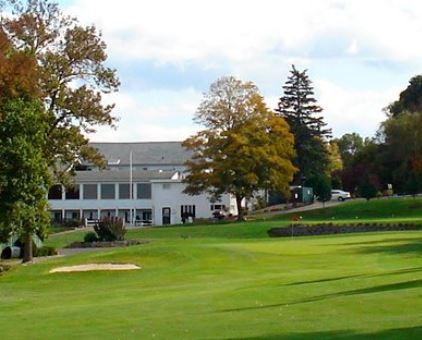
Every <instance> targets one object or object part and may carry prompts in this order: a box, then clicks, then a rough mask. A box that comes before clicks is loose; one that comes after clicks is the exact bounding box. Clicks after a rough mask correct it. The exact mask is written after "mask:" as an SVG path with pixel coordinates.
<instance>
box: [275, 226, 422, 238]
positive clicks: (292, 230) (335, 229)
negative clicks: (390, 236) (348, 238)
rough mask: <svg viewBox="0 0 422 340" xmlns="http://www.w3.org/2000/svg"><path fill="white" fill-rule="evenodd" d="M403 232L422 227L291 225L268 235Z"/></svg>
mask: <svg viewBox="0 0 422 340" xmlns="http://www.w3.org/2000/svg"><path fill="white" fill-rule="evenodd" d="M401 230H422V226H420V225H416V224H412V223H391V224H382V223H356V224H333V223H319V224H291V225H290V226H288V227H279V228H272V229H270V230H268V235H269V236H270V237H288V236H310V235H327V234H345V233H364V232H372V231H401Z"/></svg>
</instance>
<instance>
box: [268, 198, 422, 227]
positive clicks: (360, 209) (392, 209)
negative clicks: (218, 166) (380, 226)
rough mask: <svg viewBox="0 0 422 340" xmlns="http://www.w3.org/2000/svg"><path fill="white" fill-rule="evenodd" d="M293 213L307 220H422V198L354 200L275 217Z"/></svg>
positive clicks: (289, 217)
mask: <svg viewBox="0 0 422 340" xmlns="http://www.w3.org/2000/svg"><path fill="white" fill-rule="evenodd" d="M292 215H300V216H302V218H303V219H304V220H307V221H322V220H343V221H357V222H360V221H370V220H374V219H375V220H391V221H394V220H400V221H405V220H406V221H419V222H421V221H422V198H420V197H416V198H412V197H391V198H379V199H372V200H370V201H366V200H361V199H360V200H352V201H348V202H345V203H343V204H340V205H337V206H333V207H327V208H324V209H316V210H310V211H304V212H301V213H296V214H287V215H284V216H283V215H281V216H276V217H275V219H283V220H288V219H291V217H292Z"/></svg>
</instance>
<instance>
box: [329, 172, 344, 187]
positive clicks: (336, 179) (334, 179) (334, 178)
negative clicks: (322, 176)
mask: <svg viewBox="0 0 422 340" xmlns="http://www.w3.org/2000/svg"><path fill="white" fill-rule="evenodd" d="M331 186H332V188H333V189H343V182H342V181H341V176H340V171H336V172H334V173H333V174H331Z"/></svg>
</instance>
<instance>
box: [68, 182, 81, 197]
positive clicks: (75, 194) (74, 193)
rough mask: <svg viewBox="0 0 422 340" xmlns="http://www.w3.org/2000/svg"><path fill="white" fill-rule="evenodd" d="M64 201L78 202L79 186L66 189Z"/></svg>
mask: <svg viewBox="0 0 422 340" xmlns="http://www.w3.org/2000/svg"><path fill="white" fill-rule="evenodd" d="M66 199H67V200H78V199H79V184H76V185H75V186H73V187H70V188H66Z"/></svg>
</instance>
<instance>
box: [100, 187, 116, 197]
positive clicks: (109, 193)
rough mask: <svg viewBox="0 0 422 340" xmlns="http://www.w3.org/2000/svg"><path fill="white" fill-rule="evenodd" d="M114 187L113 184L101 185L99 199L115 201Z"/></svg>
mask: <svg viewBox="0 0 422 340" xmlns="http://www.w3.org/2000/svg"><path fill="white" fill-rule="evenodd" d="M115 198H116V192H115V185H114V184H101V199H103V200H108V199H115Z"/></svg>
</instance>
